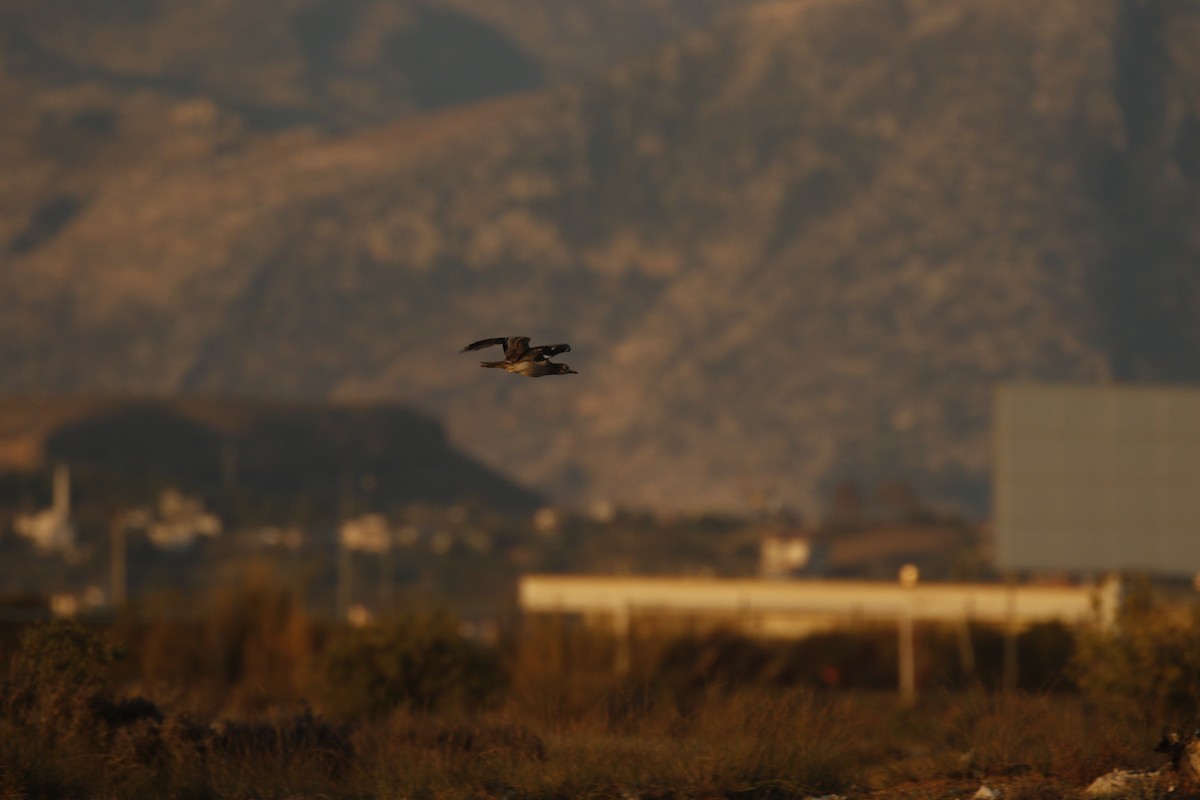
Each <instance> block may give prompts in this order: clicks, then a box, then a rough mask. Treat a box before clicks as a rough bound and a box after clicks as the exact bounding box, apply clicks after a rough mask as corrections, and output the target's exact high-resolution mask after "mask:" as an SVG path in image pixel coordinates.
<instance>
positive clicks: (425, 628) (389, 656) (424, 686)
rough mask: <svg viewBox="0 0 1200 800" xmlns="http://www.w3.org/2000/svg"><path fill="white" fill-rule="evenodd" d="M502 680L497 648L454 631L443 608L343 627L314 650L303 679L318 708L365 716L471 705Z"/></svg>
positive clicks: (488, 694) (453, 626) (339, 714)
mask: <svg viewBox="0 0 1200 800" xmlns="http://www.w3.org/2000/svg"><path fill="white" fill-rule="evenodd" d="M502 683H503V674H502V669H501V665H500V659H499V656H498V654H497V653H496V652H495V651H493V650H492V649H489V648H487V647H484V646H482V645H479V644H477V643H475V642H472V641H469V640H468V639H466V638H464V637H463V636H462V635H460V633H459V631H458V624H457V622H456V621H455V620H454V619H453V618H451V617H449V616H447V615H443V614H428V615H426V614H412V615H406V616H404V617H401V618H399V619H396V620H393V621H391V622H387V623H383V624H378V625H371V626H368V627H363V628H349V629H345V630H343V631H342V632H340V633H339V634H337V635H335V637H334V639H333V640H332V641H331V642H330V643H329V644H328V646H326V647H325V648H324V650H323V651H322V652H320V653H319V654H318V655H317V657H316V659H315V663H314V669H313V672H312V675H311V677H310V681H309V688H310V691H311V693H312V695H313V697H314V699H316V700H317V701H318V702H320V703H321V704H322V706H323V707H324V709H325V710H326V711H327V712H328V713H331V714H334V715H337V716H340V717H343V718H364V717H365V718H372V717H380V716H383V715H386V714H388V713H390V712H391V711H393V710H395V709H396V708H401V707H404V708H410V709H419V710H436V709H441V708H445V707H447V706H466V707H471V706H475V705H478V704H480V703H482V702H483V701H485V700H486V699H488V698H489V697H490V696H491V695H492V694H493V693H494V691H495V690H496V689H498V688H499V687H500V686H501V684H502Z"/></svg>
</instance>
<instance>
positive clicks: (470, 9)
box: [0, 0, 747, 128]
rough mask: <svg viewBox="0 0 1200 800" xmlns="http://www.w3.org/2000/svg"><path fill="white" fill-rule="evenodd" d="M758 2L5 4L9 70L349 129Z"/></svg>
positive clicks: (516, 81) (569, 65) (498, 90)
mask: <svg viewBox="0 0 1200 800" xmlns="http://www.w3.org/2000/svg"><path fill="white" fill-rule="evenodd" d="M745 2H747V0H654V1H653V2H647V0H639V1H638V2H633V1H632V0H590V1H589V2H587V3H570V4H564V3H559V2H550V0H505V1H504V2H486V3H485V2H477V1H476V0H425V1H422V0H262V1H261V2H255V3H228V2H222V0H191V1H190V2H187V3H172V2H166V1H165V0H110V1H109V2H104V3H94V2H89V0H10V2H8V3H5V4H4V5H3V7H0V30H3V31H4V33H3V37H4V38H3V42H4V44H5V52H4V55H3V63H4V66H5V68H6V72H8V73H10V74H13V75H15V76H18V77H25V78H29V77H36V78H38V79H40V80H42V81H45V82H46V83H47V84H49V85H55V86H62V85H69V84H72V83H76V82H80V81H92V82H95V83H98V84H100V85H103V86H105V87H107V88H109V89H112V90H117V91H122V92H125V91H147V90H152V91H159V92H165V93H167V94H169V95H171V96H173V97H175V98H176V99H189V98H194V97H207V98H209V99H211V100H212V101H214V102H215V103H216V104H217V105H219V106H221V107H222V108H226V109H230V110H233V111H236V112H237V113H238V114H239V115H240V116H242V117H243V118H245V119H246V120H247V121H249V122H250V123H251V124H252V125H255V126H265V127H271V128H279V127H286V126H289V125H294V124H299V123H310V124H313V123H315V124H321V125H334V126H338V127H342V128H351V127H355V126H360V125H362V124H368V123H375V124H378V123H380V122H384V121H387V120H390V119H395V118H396V117H398V116H400V115H403V114H407V113H411V112H414V111H417V110H427V109H432V108H440V107H445V106H449V105H458V104H462V103H466V102H473V101H476V100H482V99H487V98H490V97H497V96H501V95H506V94H511V93H513V92H519V91H527V90H530V89H534V88H538V87H540V86H543V85H545V84H546V83H547V82H548V81H549V82H555V81H557V82H561V81H562V80H564V79H566V78H569V77H578V76H580V75H581V74H587V73H590V72H595V71H599V70H601V69H603V68H605V67H608V66H611V65H613V64H615V63H618V62H619V61H620V60H621V59H623V58H625V57H628V56H629V55H630V54H632V53H636V52H639V51H645V50H647V49H651V48H652V47H654V46H656V45H658V44H660V43H661V42H663V41H666V40H668V39H670V38H673V37H675V36H678V35H680V34H682V33H685V32H686V31H688V30H691V29H694V28H696V27H700V26H703V25H704V24H706V23H707V22H708V21H709V20H710V19H711V18H712V17H713V16H714V15H715V14H717V13H718V11H719V9H722V8H732V7H736V6H738V5H742V4H745Z"/></svg>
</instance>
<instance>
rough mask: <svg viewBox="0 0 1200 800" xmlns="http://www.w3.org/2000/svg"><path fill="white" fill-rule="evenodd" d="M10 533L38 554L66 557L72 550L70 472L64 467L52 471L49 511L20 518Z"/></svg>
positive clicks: (45, 510)
mask: <svg viewBox="0 0 1200 800" xmlns="http://www.w3.org/2000/svg"><path fill="white" fill-rule="evenodd" d="M13 530H14V531H15V532H16V534H17V535H18V536H23V537H25V538H26V539H29V540H30V541H32V542H33V545H34V547H36V548H37V550H38V552H41V553H60V554H65V553H70V552H73V551H74V549H75V526H74V524H72V522H71V472H70V469H69V468H68V467H67V466H66V465H65V464H60V465H59V466H58V467H56V468H55V470H54V499H53V501H52V502H51V505H50V508H47V509H44V510H42V511H38V512H35V513H33V514H20V515H18V516H17V518H16V519H14V520H13Z"/></svg>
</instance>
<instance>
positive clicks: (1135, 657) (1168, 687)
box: [1070, 585, 1200, 725]
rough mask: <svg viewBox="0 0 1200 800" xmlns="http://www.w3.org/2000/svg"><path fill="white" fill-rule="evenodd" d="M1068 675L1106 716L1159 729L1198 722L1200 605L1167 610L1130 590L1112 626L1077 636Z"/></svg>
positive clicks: (1139, 589)
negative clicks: (1156, 725)
mask: <svg viewBox="0 0 1200 800" xmlns="http://www.w3.org/2000/svg"><path fill="white" fill-rule="evenodd" d="M1070 667H1071V673H1072V675H1073V677H1074V678H1075V681H1076V682H1077V684H1078V685H1079V688H1080V689H1081V690H1082V691H1083V692H1084V694H1085V696H1086V697H1087V698H1088V699H1089V700H1090V701H1091V702H1092V703H1093V704H1094V705H1095V706H1097V707H1099V708H1103V709H1104V710H1105V711H1106V712H1109V713H1116V714H1120V715H1122V716H1124V717H1126V718H1128V719H1152V720H1155V721H1157V722H1159V723H1161V724H1167V725H1178V724H1194V721H1195V719H1196V718H1197V717H1198V716H1200V605H1195V604H1194V603H1193V604H1191V606H1190V607H1187V606H1182V605H1179V604H1175V605H1171V604H1168V603H1166V602H1164V600H1163V598H1162V597H1161V596H1160V595H1158V594H1157V593H1155V592H1154V591H1153V590H1152V589H1150V588H1149V587H1148V586H1146V585H1134V586H1133V587H1131V589H1130V591H1129V593H1128V595H1127V597H1126V601H1125V603H1124V608H1123V610H1122V613H1121V616H1120V618H1119V620H1118V622H1117V625H1116V626H1115V627H1114V628H1113V629H1111V630H1103V629H1094V630H1090V631H1086V632H1084V633H1082V634H1081V635H1080V636H1079V638H1078V640H1077V644H1076V649H1075V652H1074V654H1073V655H1072V659H1071V665H1070Z"/></svg>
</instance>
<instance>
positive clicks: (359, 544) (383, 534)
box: [338, 514, 391, 554]
mask: <svg viewBox="0 0 1200 800" xmlns="http://www.w3.org/2000/svg"><path fill="white" fill-rule="evenodd" d="M338 541H339V542H341V545H342V547H343V548H345V549H346V550H359V551H361V552H364V553H375V554H379V553H386V552H387V551H388V549H389V548H390V546H391V529H390V528H389V527H388V522H387V520H386V519H385V518H384V517H383V516H382V515H380V514H363V515H362V516H358V517H354V518H353V519H348V520H346V521H345V522H343V523H342V526H341V528H340V529H339V530H338Z"/></svg>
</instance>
